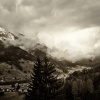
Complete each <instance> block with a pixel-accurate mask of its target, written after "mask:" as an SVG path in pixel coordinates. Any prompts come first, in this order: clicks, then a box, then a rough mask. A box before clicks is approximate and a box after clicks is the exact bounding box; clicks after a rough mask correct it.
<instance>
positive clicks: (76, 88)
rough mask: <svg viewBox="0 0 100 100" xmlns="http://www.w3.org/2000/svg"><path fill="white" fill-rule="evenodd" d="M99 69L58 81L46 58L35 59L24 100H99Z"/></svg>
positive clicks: (85, 71)
mask: <svg viewBox="0 0 100 100" xmlns="http://www.w3.org/2000/svg"><path fill="white" fill-rule="evenodd" d="M97 69H100V67H96V68H94V69H91V70H83V71H82V72H80V71H77V72H74V73H73V74H71V75H70V76H69V78H66V79H65V80H64V81H63V79H58V77H57V74H56V70H55V65H54V64H52V63H51V62H50V61H49V60H48V58H47V57H45V58H44V60H40V58H39V57H38V58H37V61H36V62H35V64H34V67H33V73H32V76H31V82H30V85H29V88H28V90H27V91H28V92H27V93H26V94H25V97H24V99H25V100H100V96H99V95H100V70H97Z"/></svg>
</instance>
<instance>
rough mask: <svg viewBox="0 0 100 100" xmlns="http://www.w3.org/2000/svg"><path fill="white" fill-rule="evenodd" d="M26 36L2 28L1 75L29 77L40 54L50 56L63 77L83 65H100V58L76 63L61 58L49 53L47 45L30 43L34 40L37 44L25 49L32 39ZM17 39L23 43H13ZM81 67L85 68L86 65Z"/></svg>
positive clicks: (0, 40)
mask: <svg viewBox="0 0 100 100" xmlns="http://www.w3.org/2000/svg"><path fill="white" fill-rule="evenodd" d="M20 37H21V38H20ZM24 38H25V36H24V35H23V34H19V35H14V34H13V33H11V32H7V31H6V30H5V29H3V28H0V73H1V75H0V77H10V78H11V77H19V78H20V77H21V78H22V77H23V78H29V77H30V74H31V72H32V68H33V65H34V61H35V60H36V58H37V57H38V56H39V57H40V58H41V59H43V58H44V57H45V56H48V58H49V60H50V61H51V62H52V63H53V64H55V66H56V70H57V74H59V75H62V76H63V77H64V75H66V74H68V73H70V72H73V71H72V70H78V69H79V70H80V67H81V66H92V65H93V66H94V65H96V64H98V65H100V62H99V59H98V60H97V61H94V62H92V61H91V60H81V61H78V62H75V63H72V62H70V61H67V60H59V59H57V58H54V57H52V56H51V55H50V54H48V52H47V51H48V49H49V48H48V47H47V46H45V45H44V44H41V43H39V42H37V43H34V42H35V41H31V42H30V43H29V45H30V44H31V45H32V42H33V43H34V44H35V45H34V46H32V48H28V49H25V48H24V49H23V47H24V44H27V43H25V42H26V41H27V42H28V41H30V39H24ZM21 39H22V40H21ZM15 40H17V42H21V43H18V44H17V45H16V43H15V44H14V45H13V42H15ZM23 40H24V41H23ZM9 41H11V42H9ZM5 42H6V43H5ZM7 42H9V45H6V44H7ZM27 45H28V44H27ZM31 45H30V46H31ZM22 46H23V47H22ZM77 66H78V67H77ZM79 66H80V67H79ZM73 68H74V69H73ZM81 68H82V69H84V68H86V67H81Z"/></svg>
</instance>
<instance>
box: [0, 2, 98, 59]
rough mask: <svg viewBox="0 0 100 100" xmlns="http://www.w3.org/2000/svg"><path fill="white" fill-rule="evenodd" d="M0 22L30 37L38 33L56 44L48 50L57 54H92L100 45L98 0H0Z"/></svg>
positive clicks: (40, 37) (46, 40) (78, 55)
mask: <svg viewBox="0 0 100 100" xmlns="http://www.w3.org/2000/svg"><path fill="white" fill-rule="evenodd" d="M0 26H1V27H4V28H5V29H7V30H9V31H11V32H13V33H14V34H16V33H18V32H20V33H23V34H25V35H26V36H27V37H28V38H31V39H34V38H36V37H35V36H37V37H38V39H39V41H40V42H42V43H45V44H46V45H47V46H48V47H49V48H51V49H53V48H56V49H57V50H56V51H55V50H52V51H53V52H51V51H49V52H51V54H53V55H55V56H59V57H60V58H61V57H65V55H66V57H65V58H66V59H67V58H68V59H72V58H73V59H76V58H77V60H78V59H80V58H84V57H85V58H91V57H95V56H97V55H98V54H99V49H100V46H99V39H100V35H99V34H100V33H99V32H98V30H99V27H100V1H99V0H92V1H91V0H0ZM84 30H85V31H84ZM84 34H85V35H84ZM73 39H74V42H72V41H73ZM81 45H82V46H81ZM76 48H77V49H76ZM66 50H67V51H66ZM61 51H62V53H59V52H61ZM95 51H97V52H95ZM58 54H60V55H58ZM73 54H74V55H73ZM67 55H68V57H67ZM86 55H88V56H86ZM99 55H100V54H99ZM79 57H80V58H79Z"/></svg>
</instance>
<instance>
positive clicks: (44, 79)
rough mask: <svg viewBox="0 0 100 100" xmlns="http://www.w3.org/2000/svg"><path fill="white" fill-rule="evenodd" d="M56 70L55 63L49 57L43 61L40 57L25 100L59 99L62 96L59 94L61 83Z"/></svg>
mask: <svg viewBox="0 0 100 100" xmlns="http://www.w3.org/2000/svg"><path fill="white" fill-rule="evenodd" d="M55 71H56V70H55V68H54V66H53V64H51V63H50V62H49V61H48V60H47V58H45V60H44V61H42V62H41V61H40V59H39V58H38V59H37V62H36V63H35V65H34V69H33V72H34V73H33V74H32V82H31V84H30V86H29V89H28V93H27V94H26V95H25V100H57V98H60V97H58V96H59V93H60V92H61V88H60V87H61V84H60V82H59V81H58V80H57V77H56V76H55ZM58 89H59V90H58Z"/></svg>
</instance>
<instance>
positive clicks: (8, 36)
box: [0, 27, 15, 41]
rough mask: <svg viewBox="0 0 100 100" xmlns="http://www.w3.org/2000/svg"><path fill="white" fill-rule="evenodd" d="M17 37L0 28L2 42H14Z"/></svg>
mask: <svg viewBox="0 0 100 100" xmlns="http://www.w3.org/2000/svg"><path fill="white" fill-rule="evenodd" d="M14 39H15V36H14V35H13V34H12V33H11V32H7V31H6V30H5V29H4V28H2V27H0V40H2V41H4V40H14Z"/></svg>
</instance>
